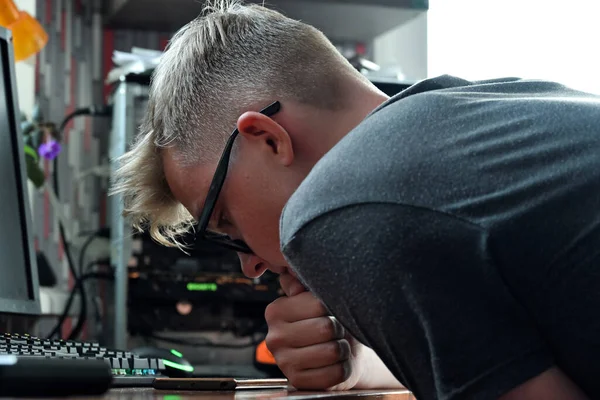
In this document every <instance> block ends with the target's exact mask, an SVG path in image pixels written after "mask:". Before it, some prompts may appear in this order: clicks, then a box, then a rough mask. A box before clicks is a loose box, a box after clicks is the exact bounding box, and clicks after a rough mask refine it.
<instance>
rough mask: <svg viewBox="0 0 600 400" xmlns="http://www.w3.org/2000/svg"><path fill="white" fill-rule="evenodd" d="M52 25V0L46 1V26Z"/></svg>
mask: <svg viewBox="0 0 600 400" xmlns="http://www.w3.org/2000/svg"><path fill="white" fill-rule="evenodd" d="M51 23H52V0H46V24H47V25H50V24H51Z"/></svg>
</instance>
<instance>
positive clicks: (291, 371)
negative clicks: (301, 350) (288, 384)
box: [276, 352, 296, 377]
mask: <svg viewBox="0 0 600 400" xmlns="http://www.w3.org/2000/svg"><path fill="white" fill-rule="evenodd" d="M276 361H277V366H278V367H279V368H280V369H281V370H282V371H283V372H284V373H285V374H286V376H288V375H289V376H292V377H293V376H295V372H296V368H295V364H294V361H293V359H292V358H291V357H289V356H288V355H287V354H286V353H285V352H283V353H280V354H278V355H277V357H276Z"/></svg>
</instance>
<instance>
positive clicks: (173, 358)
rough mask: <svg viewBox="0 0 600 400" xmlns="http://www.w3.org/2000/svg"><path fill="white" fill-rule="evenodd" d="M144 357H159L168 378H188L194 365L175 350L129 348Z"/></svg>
mask: <svg viewBox="0 0 600 400" xmlns="http://www.w3.org/2000/svg"><path fill="white" fill-rule="evenodd" d="M131 352H132V353H133V354H137V355H138V356H140V357H144V358H160V359H161V360H163V364H165V374H166V375H167V376H168V377H169V378H190V377H192V376H193V373H194V367H193V366H192V364H190V362H189V361H188V360H186V359H185V358H183V354H181V353H180V352H178V351H177V350H169V349H164V348H160V347H138V348H135V349H133V350H131Z"/></svg>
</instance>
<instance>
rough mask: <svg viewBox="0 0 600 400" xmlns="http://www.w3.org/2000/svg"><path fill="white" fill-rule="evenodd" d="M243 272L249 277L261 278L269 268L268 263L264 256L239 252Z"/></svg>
mask: <svg viewBox="0 0 600 400" xmlns="http://www.w3.org/2000/svg"><path fill="white" fill-rule="evenodd" d="M238 257H239V258H240V263H241V264H242V272H243V273H244V275H246V276H247V277H248V278H259V277H260V276H261V275H262V274H264V273H265V271H266V270H267V269H268V264H267V262H266V261H265V260H263V259H262V258H260V257H258V256H255V255H248V254H242V253H238Z"/></svg>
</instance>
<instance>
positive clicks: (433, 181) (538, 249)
mask: <svg viewBox="0 0 600 400" xmlns="http://www.w3.org/2000/svg"><path fill="white" fill-rule="evenodd" d="M213 3H214V2H213ZM236 127H237V129H236V130H235V131H234V133H233V134H231V131H232V130H233V129H234V128H236ZM120 162H121V163H122V165H121V167H120V170H119V173H118V174H117V176H116V177H115V184H114V190H113V191H114V193H120V194H122V195H123V198H124V201H125V205H126V214H127V215H128V216H129V217H131V218H132V220H133V222H134V224H135V226H137V227H139V228H148V229H149V230H150V232H151V233H152V235H153V236H154V237H155V238H156V239H157V240H158V241H160V242H162V243H164V244H165V245H180V244H179V243H178V234H179V233H181V232H184V231H187V230H188V229H189V228H190V227H191V226H192V224H194V223H196V222H197V223H198V226H197V227H196V230H197V232H198V234H200V235H203V236H205V237H207V238H208V239H209V240H212V241H214V242H215V243H216V244H218V245H223V246H226V247H228V248H231V249H234V250H236V251H238V252H239V254H240V259H241V262H242V268H243V271H244V273H245V274H246V275H248V276H249V277H256V276H259V275H261V274H262V273H263V272H264V271H265V270H266V269H270V270H272V271H274V272H275V273H278V274H281V282H282V286H283V287H284V290H285V291H286V294H287V295H288V296H287V297H285V298H281V299H279V300H277V301H276V302H275V303H273V304H272V305H271V306H270V307H269V308H268V309H267V312H266V318H267V321H268V323H269V336H268V338H267V343H268V346H269V348H270V349H271V351H272V352H273V353H274V355H275V358H276V360H277V361H278V363H279V365H280V367H281V368H282V370H283V371H284V372H285V373H286V375H287V376H288V378H289V379H290V381H291V383H292V384H293V385H295V386H297V387H299V388H308V389H324V388H335V389H349V388H395V387H400V385H401V384H403V385H405V386H407V387H408V388H409V389H410V390H412V391H413V392H414V393H415V395H416V396H417V398H419V399H421V400H425V399H435V398H439V399H496V398H502V399H539V398H544V399H563V398H569V399H583V398H586V396H589V397H591V398H596V397H599V396H600V381H599V380H598V379H597V372H598V371H599V370H600V366H599V362H598V359H599V358H600V346H599V343H600V342H599V339H598V337H600V322H599V321H600V319H599V318H597V316H596V309H597V308H598V306H599V305H600V273H598V271H597V268H596V267H597V266H598V265H599V263H600V255H599V254H600V212H599V211H600V99H599V98H598V97H594V96H591V95H588V94H585V93H580V92H576V91H573V90H570V89H568V88H565V87H563V86H561V85H558V84H555V83H551V82H541V81H524V80H519V79H504V80H497V81H487V82H468V81H465V80H461V79H458V78H454V77H449V76H443V77H439V78H435V79H430V80H425V81H423V82H420V83H418V84H417V85H415V86H413V87H411V88H410V89H408V90H406V91H405V92H403V93H402V94H400V95H398V96H395V97H394V98H391V99H388V98H387V97H386V96H385V95H384V94H383V93H381V92H380V91H378V90H377V89H376V88H375V87H373V85H371V84H370V83H369V82H368V81H367V80H366V79H365V78H364V77H363V76H361V75H360V74H359V73H358V72H356V71H355V70H354V69H353V68H352V67H351V66H350V65H349V64H348V62H346V60H344V59H343V57H342V56H341V55H339V54H338V52H337V51H336V50H335V48H334V47H333V46H332V45H331V44H330V43H329V42H328V41H327V39H326V38H325V37H324V36H323V35H322V34H321V33H320V32H318V31H317V30H316V29H314V28H312V27H310V26H307V25H305V24H302V23H299V22H296V21H293V20H290V19H288V18H285V17H284V16H282V15H281V14H278V13H276V12H274V11H271V10H268V9H266V8H263V7H259V6H256V5H249V6H244V5H240V4H237V3H231V2H228V1H220V2H218V4H213V6H212V7H211V8H210V9H208V10H207V12H206V13H205V14H204V15H203V16H201V17H200V18H198V19H196V20H194V21H193V22H191V23H190V24H189V25H187V26H186V27H184V28H183V29H182V30H181V31H180V32H178V33H177V35H176V36H175V37H174V38H173V40H172V41H171V43H170V45H169V49H168V50H167V51H166V53H165V54H164V57H163V59H162V61H161V64H160V66H159V67H158V68H157V70H156V72H155V74H154V79H153V84H152V88H151V93H150V102H149V109H148V116H147V120H146V123H145V126H144V127H143V129H142V132H141V133H140V136H139V140H138V141H137V143H136V144H135V146H134V147H133V148H132V150H131V151H130V152H129V153H128V154H127V155H126V156H125V157H123V159H122V160H120ZM219 233H223V234H226V235H228V237H223V236H220V235H219ZM305 287H306V288H308V289H309V290H308V291H305V289H304V288H305ZM330 315H332V316H333V317H330ZM334 317H335V318H334Z"/></svg>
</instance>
